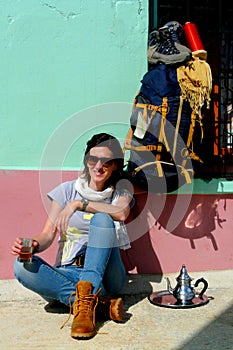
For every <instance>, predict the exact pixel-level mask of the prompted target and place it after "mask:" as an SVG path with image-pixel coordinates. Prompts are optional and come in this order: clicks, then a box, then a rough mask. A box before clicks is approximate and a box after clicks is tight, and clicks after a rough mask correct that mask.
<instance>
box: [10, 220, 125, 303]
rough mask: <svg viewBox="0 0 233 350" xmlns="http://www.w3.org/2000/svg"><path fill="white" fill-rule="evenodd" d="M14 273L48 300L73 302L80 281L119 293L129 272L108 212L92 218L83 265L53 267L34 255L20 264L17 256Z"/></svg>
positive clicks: (106, 291)
mask: <svg viewBox="0 0 233 350" xmlns="http://www.w3.org/2000/svg"><path fill="white" fill-rule="evenodd" d="M14 273H15V277H16V278H17V280H18V281H19V282H20V283H21V284H22V285H23V286H24V287H26V288H28V289H30V290H32V291H34V292H35V293H38V294H39V295H40V296H42V297H43V298H44V299H46V300H48V301H51V300H59V301H60V302H61V303H63V304H65V305H69V297H70V294H71V293H73V292H75V290H76V283H77V282H78V281H81V280H82V281H89V282H91V283H92V285H93V293H95V292H96V291H97V290H98V289H99V288H100V287H101V293H100V294H101V295H106V294H108V295H112V294H116V293H118V292H119V291H120V290H121V289H122V287H123V286H124V284H125V281H126V271H125V268H124V265H123V263H122V260H121V255H120V250H119V247H118V242H117V237H116V232H115V226H114V222H113V220H112V218H111V217H110V215H108V214H105V213H97V214H95V215H94V216H93V217H92V219H91V221H90V229H89V238H88V245H87V249H86V255H85V263H84V267H83V268H78V267H76V266H74V265H71V266H61V267H53V266H51V265H49V264H48V263H47V262H45V261H44V260H43V259H41V258H40V257H39V256H36V255H34V256H33V260H32V263H20V262H19V261H18V259H16V260H15V264H14ZM71 300H72V301H73V300H74V297H73V298H72V299H71Z"/></svg>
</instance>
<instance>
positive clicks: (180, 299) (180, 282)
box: [165, 265, 208, 305]
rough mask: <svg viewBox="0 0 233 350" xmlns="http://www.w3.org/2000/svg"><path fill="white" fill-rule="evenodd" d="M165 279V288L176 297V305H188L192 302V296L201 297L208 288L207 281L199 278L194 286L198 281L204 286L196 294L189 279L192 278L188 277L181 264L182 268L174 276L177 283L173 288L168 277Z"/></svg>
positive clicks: (184, 267)
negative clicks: (177, 274) (176, 275)
mask: <svg viewBox="0 0 233 350" xmlns="http://www.w3.org/2000/svg"><path fill="white" fill-rule="evenodd" d="M165 278H166V279H167V290H168V292H169V293H170V294H173V296H174V297H175V298H176V300H177V302H176V305H189V304H192V300H193V298H194V297H198V298H200V299H202V296H203V294H204V293H205V291H206V289H207V288H208V282H207V281H206V280H205V279H204V278H199V279H198V280H197V281H196V282H195V284H194V287H197V286H198V285H199V283H201V282H202V283H203V284H204V287H203V289H202V291H201V292H200V293H198V294H197V295H196V292H195V289H194V288H193V287H192V286H191V281H192V280H193V279H192V278H191V277H189V275H188V273H187V270H186V266H185V265H182V268H181V270H180V274H179V276H178V277H177V278H176V280H177V285H176V287H175V288H172V287H171V283H170V280H169V278H168V277H165Z"/></svg>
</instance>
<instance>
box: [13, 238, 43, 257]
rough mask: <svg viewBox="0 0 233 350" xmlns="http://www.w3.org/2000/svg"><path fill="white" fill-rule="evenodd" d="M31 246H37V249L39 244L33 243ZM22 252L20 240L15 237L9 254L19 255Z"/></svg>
mask: <svg viewBox="0 0 233 350" xmlns="http://www.w3.org/2000/svg"><path fill="white" fill-rule="evenodd" d="M32 246H33V247H34V248H36V247H37V246H38V247H39V242H37V241H33V242H32ZM21 250H22V240H21V238H19V237H17V238H16V239H15V241H14V245H13V246H12V248H11V254H12V255H19V254H20V252H21Z"/></svg>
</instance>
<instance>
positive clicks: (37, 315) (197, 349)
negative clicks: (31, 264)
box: [0, 270, 233, 350]
mask: <svg viewBox="0 0 233 350" xmlns="http://www.w3.org/2000/svg"><path fill="white" fill-rule="evenodd" d="M178 274H179V272H178V273H177V274H171V275H167V276H168V277H169V278H170V281H171V284H172V286H173V287H174V286H175V285H176V280H175V278H176V277H177V276H178ZM189 275H190V276H191V277H192V278H193V282H192V283H194V282H195V280H196V279H198V278H200V277H204V278H205V279H206V280H207V281H208V283H209V287H208V289H207V291H206V292H205V295H207V296H208V297H209V298H210V300H209V302H208V303H207V304H205V305H202V306H199V307H195V308H185V309H175V308H167V307H160V306H156V305H154V304H152V303H150V301H149V300H148V296H149V295H151V293H152V292H156V291H160V290H164V289H165V290H166V289H167V286H166V281H165V279H164V277H161V276H159V275H130V276H129V281H128V284H127V286H126V287H125V289H124V290H123V292H122V297H123V300H124V320H123V323H114V322H113V321H107V322H105V323H102V324H100V323H98V334H97V335H96V336H95V337H94V338H92V339H90V340H75V339H73V338H71V336H70V327H71V323H72V317H73V316H72V317H71V319H70V321H69V322H68V323H67V324H66V326H65V327H64V328H63V329H60V326H61V325H62V323H63V322H64V321H65V320H66V319H67V316H68V314H67V311H65V310H62V309H50V310H47V311H46V310H45V309H46V302H45V301H44V300H43V299H42V298H40V297H39V296H37V295H36V294H34V293H32V292H30V291H28V290H27V289H25V288H24V287H22V286H21V285H20V284H19V283H18V282H17V281H16V280H2V281H0V312H1V316H0V326H1V336H0V348H1V350H11V349H17V350H26V349H30V350H34V349H37V350H38V349H49V350H59V349H60V350H69V349H82V350H85V349H90V350H95V349H97V350H101V349H106V350H111V349H114V350H120V349H127V350H136V349H138V350H146V349H148V350H154V349H159V350H183V349H185V350H204V349H205V350H233V270H230V271H206V272H202V273H199V272H198V273H189ZM192 285H193V284H192ZM198 288H199V287H198ZM200 288H201V285H200ZM197 291H198V290H197ZM48 311H50V312H48Z"/></svg>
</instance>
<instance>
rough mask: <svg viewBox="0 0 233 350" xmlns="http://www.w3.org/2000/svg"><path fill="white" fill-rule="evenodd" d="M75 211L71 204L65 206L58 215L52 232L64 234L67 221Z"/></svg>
mask: <svg viewBox="0 0 233 350" xmlns="http://www.w3.org/2000/svg"><path fill="white" fill-rule="evenodd" d="M75 210H76V209H75V208H74V206H72V204H71V203H69V204H67V206H66V207H65V208H64V209H62V211H61V212H60V213H59V214H58V216H57V218H56V220H55V223H54V227H53V232H56V231H59V232H60V233H63V232H66V230H67V227H68V222H69V219H70V217H71V216H72V215H73V213H74V212H75Z"/></svg>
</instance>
